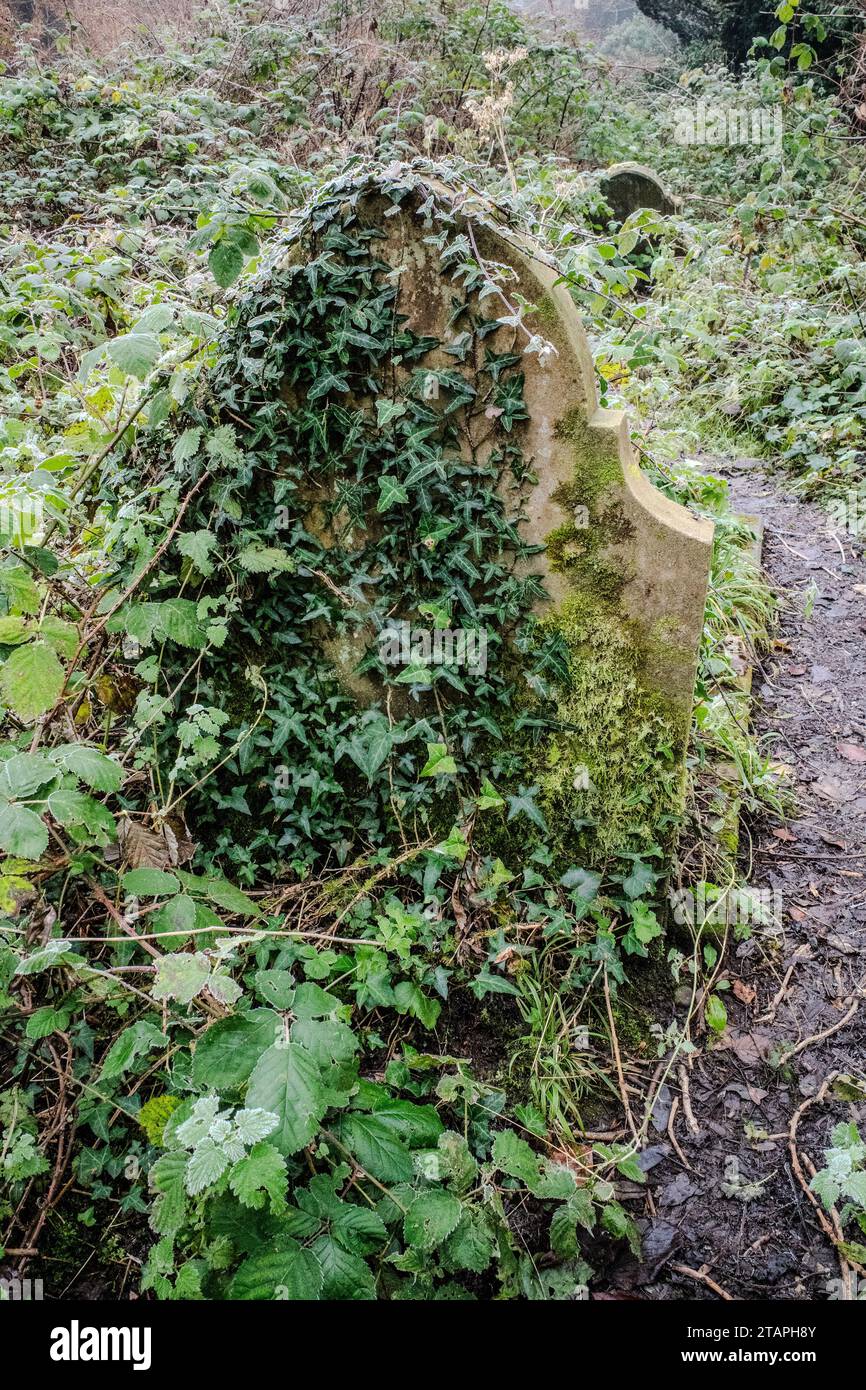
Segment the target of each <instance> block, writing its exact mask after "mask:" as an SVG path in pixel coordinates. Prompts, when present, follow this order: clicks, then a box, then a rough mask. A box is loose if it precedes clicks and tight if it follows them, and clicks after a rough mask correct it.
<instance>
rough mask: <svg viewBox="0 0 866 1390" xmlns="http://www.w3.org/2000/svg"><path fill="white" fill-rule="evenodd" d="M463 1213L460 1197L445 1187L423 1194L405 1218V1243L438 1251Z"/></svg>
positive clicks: (416, 1199)
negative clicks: (447, 1190) (437, 1248)
mask: <svg viewBox="0 0 866 1390" xmlns="http://www.w3.org/2000/svg"><path fill="white" fill-rule="evenodd" d="M462 1211H463V1208H462V1206H461V1204H460V1199H459V1197H455V1196H454V1194H453V1192H446V1191H445V1189H444V1188H433V1189H431V1191H429V1192H422V1193H420V1195H419V1196H418V1197H416V1198H415V1201H414V1202H413V1203H412V1205H411V1207H410V1208H409V1210H408V1211H407V1212H406V1215H405V1217H404V1218H403V1236H404V1238H405V1241H406V1244H407V1245H414V1246H416V1247H417V1249H419V1250H435V1249H436V1247H437V1246H438V1245H441V1244H442V1242H443V1240H445V1239H446V1237H448V1236H449V1235H450V1234H451V1232H452V1231H453V1230H454V1228H455V1227H456V1225H457V1223H458V1221H459V1220H460V1216H461V1214H462Z"/></svg>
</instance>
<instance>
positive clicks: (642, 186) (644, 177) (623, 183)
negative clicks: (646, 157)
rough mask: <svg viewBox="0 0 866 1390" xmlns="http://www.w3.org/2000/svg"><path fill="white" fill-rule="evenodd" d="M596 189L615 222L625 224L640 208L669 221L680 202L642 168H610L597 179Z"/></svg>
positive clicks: (654, 175) (627, 163)
mask: <svg viewBox="0 0 866 1390" xmlns="http://www.w3.org/2000/svg"><path fill="white" fill-rule="evenodd" d="M598 186H599V190H600V192H601V194H602V196H603V198H604V200H605V202H606V203H607V204H608V206H609V207H610V209H611V212H612V213H613V215H614V218H615V219H616V221H617V222H625V221H626V220H627V218H629V217H631V215H632V213H634V212H639V211H640V209H641V208H650V209H651V210H652V211H653V212H660V213H662V214H663V216H665V217H669V216H670V215H671V214H672V213H675V212H677V211H678V209H679V207H680V199H679V198H676V197H674V195H673V194H672V193H670V192H669V191H668V189H667V188H665V185H664V184H663V183H662V181H661V179H660V178H659V176H658V174H656V173H654V172H653V170H652V169H648V168H647V167H646V165H645V164H635V163H631V162H624V163H622V164H612V165H611V167H610V168H609V169H605V170H604V171H603V172H602V173H601V175H600V176H599V180H598Z"/></svg>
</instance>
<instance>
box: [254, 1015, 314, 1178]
mask: <svg viewBox="0 0 866 1390" xmlns="http://www.w3.org/2000/svg"><path fill="white" fill-rule="evenodd" d="M247 1105H248V1106H250V1107H258V1108H260V1109H262V1110H270V1111H271V1112H272V1113H273V1114H274V1115H276V1116H277V1118H278V1120H279V1126H278V1128H277V1129H276V1131H275V1132H274V1134H273V1135H272V1136H271V1140H272V1143H274V1144H275V1145H276V1147H277V1148H278V1149H279V1151H280V1153H283V1154H294V1153H297V1152H298V1150H299V1149H302V1148H303V1147H304V1145H305V1144H309V1142H310V1140H311V1139H312V1138H313V1135H314V1134H315V1133H316V1131H317V1129H318V1128H319V1122H320V1120H321V1119H322V1116H323V1115H324V1113H325V1111H326V1110H327V1108H328V1102H327V1096H326V1093H325V1087H324V1084H323V1082H322V1077H321V1073H320V1071H319V1068H318V1066H317V1065H316V1062H315V1060H314V1059H313V1058H312V1057H311V1056H310V1054H309V1053H308V1052H306V1051H305V1050H304V1048H302V1047H299V1046H298V1044H297V1043H291V1042H289V1043H276V1044H274V1046H272V1047H269V1048H268V1050H267V1052H264V1053H263V1054H262V1056H261V1057H260V1058H259V1060H258V1062H257V1063H256V1065H255V1069H254V1071H253V1074H252V1076H251V1077H250V1085H249V1090H248V1091H247Z"/></svg>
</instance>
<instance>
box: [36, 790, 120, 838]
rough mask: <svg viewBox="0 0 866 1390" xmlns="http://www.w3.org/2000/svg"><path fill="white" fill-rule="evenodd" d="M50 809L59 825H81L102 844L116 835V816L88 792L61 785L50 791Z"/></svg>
mask: <svg viewBox="0 0 866 1390" xmlns="http://www.w3.org/2000/svg"><path fill="white" fill-rule="evenodd" d="M48 810H49V811H50V812H51V814H52V816H53V817H54V819H55V820H56V821H57V823H58V824H59V825H64V826H76V827H77V826H81V827H83V829H84V830H85V831H86V833H87V835H88V836H90V837H95V838H96V840H98V841H99V842H100V843H102V844H107V843H108V841H109V840H113V839H115V837H116V834H117V827H116V825H115V821H114V816H113V815H112V814H111V812H110V811H107V810H106V809H105V807H104V806H103V805H102V802H101V801H97V800H96V799H95V797H92V796H88V795H87V794H86V792H76V791H71V790H70V789H69V788H68V787H60V788H59V790H58V791H55V792H51V793H50V795H49V797H48Z"/></svg>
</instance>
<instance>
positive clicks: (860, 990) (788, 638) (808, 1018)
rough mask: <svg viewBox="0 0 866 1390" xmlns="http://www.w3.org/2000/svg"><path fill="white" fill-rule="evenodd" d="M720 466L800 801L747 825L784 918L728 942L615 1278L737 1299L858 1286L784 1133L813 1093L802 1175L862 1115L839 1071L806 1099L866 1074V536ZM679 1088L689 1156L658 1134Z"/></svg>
mask: <svg viewBox="0 0 866 1390" xmlns="http://www.w3.org/2000/svg"><path fill="white" fill-rule="evenodd" d="M712 471H713V472H716V473H721V474H722V475H723V476H726V477H727V478H728V480H729V484H730V489H731V496H732V501H733V504H734V506H735V508H736V509H737V510H738V511H740V512H743V513H748V514H752V515H756V516H758V517H760V519H761V520H762V521H763V523H764V527H765V532H764V550H763V565H764V568H765V570H766V572H767V574H768V576H769V579H770V582H771V584H772V586H773V588H774V589H775V590H776V592H777V593H778V595H779V596H780V598H781V601H782V608H781V615H780V622H779V627H778V631H777V633H776V640H775V643H774V645H773V648H772V650H771V651H770V653H769V654H768V655H766V656H765V657H763V658H762V660H761V662H760V663H759V666H758V667H757V668H756V670H755V684H754V695H755V702H754V706H753V714H752V718H753V725H754V727H755V729H756V731H757V733H758V734H759V736H760V737H761V738H762V741H763V742H764V743H765V746H766V751H767V752H769V754H770V755H771V756H772V758H773V760H774V761H776V762H778V763H780V764H783V765H784V768H785V769H786V780H787V782H788V784H789V785H790V787H791V789H792V791H793V794H794V799H795V809H794V810H793V812H792V814H791V816H790V818H789V819H788V820H786V822H785V823H784V824H782V823H781V822H779V821H776V820H772V819H767V820H766V821H762V822H761V823H759V824H757V825H753V826H744V827H743V831H742V841H741V848H742V863H741V871H742V873H743V877H744V878H747V879H748V881H749V882H750V884H751V885H752V886H753V887H755V888H761V889H768V890H770V892H771V893H775V894H776V895H777V896H776V898H775V903H776V904H777V907H778V910H779V924H778V925H777V926H775V927H773V926H758V927H756V928H753V931H752V935H751V937H750V939H748V940H746V941H742V942H740V943H736V942H733V943H732V945H731V947H730V948H729V952H728V957H727V964H726V970H725V974H726V976H727V978H728V979H729V981H730V983H731V986H732V988H731V990H730V992H729V993H727V994H726V995H725V999H726V1002H727V1009H728V1019H729V1026H728V1028H727V1030H726V1032H725V1034H724V1036H723V1037H722V1039H721V1041H720V1043H718V1044H716V1045H714V1046H712V1047H711V1048H707V1046H706V1045H705V1040H704V1043H703V1044H702V1045H701V1046H700V1047H699V1050H698V1051H697V1052H696V1053H695V1054H694V1055H693V1057H692V1058H691V1060H690V1066H689V1070H688V1092H689V1095H688V1100H689V1101H690V1106H691V1112H692V1116H693V1121H694V1126H696V1127H697V1132H693V1127H692V1125H690V1123H689V1119H688V1116H687V1114H685V1113H684V1111H687V1109H688V1106H687V1105H686V1104H685V1099H684V1097H683V1096H682V1094H681V1091H680V1088H679V1086H678V1084H677V1077H676V1075H675V1076H674V1077H673V1078H672V1080H671V1084H670V1086H669V1087H666V1088H665V1089H664V1091H663V1092H662V1093H661V1095H660V1097H659V1101H658V1103H657V1106H656V1113H655V1120H656V1124H655V1127H654V1128H652V1129H651V1130H650V1139H649V1148H648V1151H647V1152H646V1153H645V1154H644V1158H643V1162H644V1165H645V1166H646V1167H647V1169H648V1170H649V1171H648V1174H647V1177H648V1188H649V1192H650V1197H651V1205H652V1206H654V1208H655V1211H654V1213H653V1214H652V1215H651V1216H650V1217H649V1218H648V1220H647V1222H646V1226H645V1230H644V1257H643V1260H642V1262H641V1263H640V1264H636V1263H635V1262H634V1261H632V1260H628V1259H626V1260H624V1261H623V1262H622V1264H621V1266H620V1268H619V1269H618V1270H617V1271H616V1272H614V1273H613V1275H612V1286H613V1288H616V1287H620V1288H621V1289H622V1290H623V1291H626V1290H628V1291H630V1292H631V1296H632V1297H634V1296H635V1295H636V1296H638V1297H640V1298H644V1299H704V1298H706V1299H718V1298H719V1297H720V1296H721V1294H720V1292H717V1291H716V1290H715V1289H714V1288H713V1287H712V1286H711V1284H709V1283H708V1282H707V1279H709V1280H712V1281H713V1283H715V1285H717V1286H718V1289H719V1290H723V1291H724V1292H725V1293H727V1294H728V1295H729V1296H730V1297H731V1298H734V1299H745V1300H755V1299H757V1300H761V1299H767V1300H823V1299H827V1298H838V1297H841V1296H850V1295H851V1293H852V1292H853V1293H854V1294H855V1296H856V1293H857V1291H858V1290H857V1285H856V1277H855V1281H854V1283H853V1285H851V1284H849V1285H848V1287H847V1289H842V1286H841V1285H840V1265H839V1260H838V1257H837V1254H836V1251H835V1249H834V1246H833V1244H832V1242H831V1241H830V1240H829V1239H828V1238H827V1236H826V1235H825V1234H824V1232H823V1231H822V1228H821V1224H820V1220H819V1216H818V1213H817V1212H816V1210H815V1208H814V1207H813V1205H812V1204H811V1202H810V1200H809V1197H808V1195H807V1194H806V1192H805V1191H804V1189H803V1185H802V1183H801V1182H800V1181H799V1180H798V1177H797V1173H796V1171H795V1161H794V1157H795V1156H794V1155H792V1152H791V1149H790V1144H789V1139H790V1128H791V1124H792V1120H794V1118H795V1117H796V1115H797V1112H798V1110H799V1108H800V1107H801V1106H803V1105H804V1102H809V1101H812V1103H811V1104H809V1105H807V1106H806V1109H805V1110H804V1111H803V1113H802V1116H801V1117H800V1118H798V1119H797V1124H796V1144H795V1149H796V1159H797V1160H798V1161H799V1166H800V1169H801V1172H802V1174H803V1178H804V1180H805V1182H806V1183H808V1181H809V1175H810V1166H809V1165H810V1163H811V1164H814V1165H815V1167H820V1166H821V1165H822V1158H823V1152H824V1149H825V1148H826V1147H827V1144H828V1140H829V1135H830V1132H831V1130H832V1128H833V1126H834V1125H835V1124H837V1123H839V1121H842V1120H854V1121H856V1122H858V1123H860V1124H861V1126H863V1124H864V1122H866V1103H863V1102H859V1103H858V1102H857V1101H856V1100H855V1101H853V1102H852V1101H850V1100H846V1099H843V1098H841V1097H840V1096H839V1095H838V1094H837V1093H836V1091H837V1090H838V1083H834V1084H831V1085H830V1086H829V1087H828V1088H827V1089H826V1095H825V1097H824V1098H823V1099H820V1100H817V1101H816V1100H814V1098H815V1097H817V1096H818V1095H819V1093H820V1092H821V1088H822V1086H824V1084H825V1082H826V1081H827V1079H828V1078H829V1077H831V1076H832V1074H833V1073H839V1074H840V1075H841V1076H853V1077H855V1078H859V1079H860V1080H861V1081H863V1080H864V1078H866V566H864V563H863V546H862V544H861V543H860V542H858V541H857V540H856V538H855V537H854V536H852V534H851V533H850V532H848V531H846V530H842V531H839V530H838V529H836V528H835V523H834V522H833V521H832V520H831V519H830V517H829V516H828V515H827V513H825V512H823V511H822V510H821V509H819V508H818V507H815V506H812V505H809V504H804V503H803V502H802V501H800V500H796V499H794V498H793V497H791V496H790V494H788V493H787V492H786V490H785V483H784V480H780V479H778V478H776V477H772V476H768V475H767V474H766V473H765V472H764V471H763V470H762V468H761V465H760V464H758V463H756V462H754V461H752V460H744V461H741V462H739V463H738V464H730V463H728V464H713V465H712ZM861 1005H862V1007H861ZM794 1049H796V1050H794ZM844 1093H845V1094H848V1095H850V1094H851V1092H850V1091H846V1092H844ZM855 1094H856V1092H855ZM861 1094H866V1093H864V1092H862V1091H861ZM676 1098H678V1099H679V1104H678V1107H677V1110H676V1111H675V1122H674V1126H673V1133H674V1138H675V1139H676V1141H677V1143H678V1144H679V1147H680V1155H678V1154H677V1153H676V1150H675V1146H674V1145H673V1144H672V1143H671V1141H670V1137H669V1135H668V1133H667V1125H668V1120H669V1115H670V1108H671V1105H672V1103H673V1101H674V1099H676ZM861 1132H862V1131H861ZM847 1234H848V1237H849V1239H856V1238H857V1235H858V1234H859V1233H858V1232H857V1231H856V1230H850V1229H849V1230H848V1232H847ZM861 1240H862V1236H861ZM675 1266H679V1269H677V1268H675ZM684 1269H686V1270H689V1271H692V1272H691V1273H683V1270H684ZM860 1291H861V1292H864V1289H863V1285H862V1281H861V1285H860ZM626 1296H628V1295H626Z"/></svg>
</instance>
